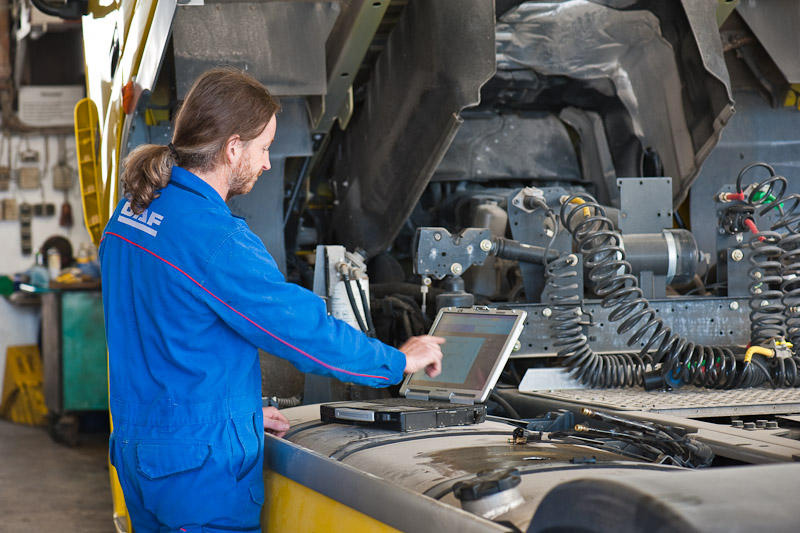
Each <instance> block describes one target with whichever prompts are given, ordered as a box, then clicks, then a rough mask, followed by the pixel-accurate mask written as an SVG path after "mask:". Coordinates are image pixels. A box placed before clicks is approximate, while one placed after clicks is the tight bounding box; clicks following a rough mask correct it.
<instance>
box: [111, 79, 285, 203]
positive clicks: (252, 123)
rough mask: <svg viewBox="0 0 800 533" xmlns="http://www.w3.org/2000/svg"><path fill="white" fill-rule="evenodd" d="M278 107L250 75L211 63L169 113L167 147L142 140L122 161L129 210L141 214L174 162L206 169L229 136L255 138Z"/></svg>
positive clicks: (163, 184) (219, 155)
mask: <svg viewBox="0 0 800 533" xmlns="http://www.w3.org/2000/svg"><path fill="white" fill-rule="evenodd" d="M279 109H280V106H279V104H278V102H277V101H276V100H275V99H274V98H273V97H272V95H270V94H269V91H268V90H267V88H266V87H264V86H263V85H262V84H261V83H259V82H258V81H257V80H255V79H254V78H253V77H251V76H249V75H248V74H245V73H244V72H242V71H240V70H236V69H233V68H214V69H211V70H209V71H207V72H205V73H203V75H201V76H200V77H199V78H197V80H196V81H195V82H194V85H192V88H191V89H190V90H189V93H188V94H187V95H186V99H185V100H184V102H183V105H182V106H181V108H180V110H179V111H178V115H177V117H176V118H175V129H174V133H173V135H172V143H171V146H169V145H168V146H160V145H156V144H144V145H142V146H139V147H137V148H136V149H135V150H133V151H132V152H131V153H130V155H128V157H126V158H125V161H124V162H123V165H124V169H123V171H122V175H121V176H120V181H121V182H122V190H123V193H124V195H125V197H126V198H127V199H128V200H130V202H131V209H132V210H133V212H134V213H141V212H142V211H143V210H145V209H146V208H147V206H149V205H150V202H152V201H153V199H154V198H157V197H158V195H159V190H161V189H163V188H164V187H166V186H167V184H168V183H169V178H170V174H171V172H172V167H173V166H174V165H180V166H182V167H185V168H186V169H188V170H196V171H208V170H211V169H213V168H214V167H215V166H216V165H217V164H219V163H220V162H221V160H222V155H223V152H224V149H225V143H226V142H227V140H228V139H229V138H230V137H231V136H232V135H237V134H238V135H239V137H240V138H241V140H242V141H244V142H247V141H250V140H252V139H255V138H256V137H258V136H259V135H260V134H261V132H262V131H264V128H265V127H266V126H267V123H268V122H269V121H270V119H271V118H272V116H273V115H274V114H275V113H277V112H278V111H279Z"/></svg>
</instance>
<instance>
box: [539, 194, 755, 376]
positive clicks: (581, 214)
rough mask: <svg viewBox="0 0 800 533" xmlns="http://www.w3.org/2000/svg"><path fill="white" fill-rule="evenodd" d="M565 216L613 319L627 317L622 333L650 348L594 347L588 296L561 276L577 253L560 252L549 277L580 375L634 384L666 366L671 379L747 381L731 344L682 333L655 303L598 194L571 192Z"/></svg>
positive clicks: (564, 348) (559, 326)
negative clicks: (584, 321) (584, 316)
mask: <svg viewBox="0 0 800 533" xmlns="http://www.w3.org/2000/svg"><path fill="white" fill-rule="evenodd" d="M560 219H561V224H562V226H563V227H564V228H566V229H567V230H568V231H569V232H570V234H572V237H573V239H574V241H575V244H576V249H577V251H578V252H580V253H581V254H582V255H583V258H584V264H585V266H586V268H587V269H588V278H589V281H590V282H591V285H592V287H593V288H594V291H595V292H596V293H597V295H598V296H600V298H601V305H602V306H603V307H604V308H608V309H611V311H610V313H609V320H610V321H611V322H612V323H619V326H618V327H617V333H618V334H620V335H629V339H628V342H627V344H628V346H633V345H636V344H639V343H641V344H642V346H643V347H642V349H641V351H640V352H639V353H638V354H637V355H626V354H621V355H616V356H612V357H603V356H598V354H594V353H593V352H592V350H591V349H590V348H589V346H588V344H587V342H586V338H585V335H584V334H583V332H582V330H581V329H580V327H579V322H578V319H577V317H579V316H580V305H579V303H578V302H579V301H580V298H581V295H578V294H577V291H576V290H575V289H576V288H577V284H572V283H567V282H566V281H565V278H559V275H560V274H563V272H564V271H563V270H562V269H563V268H565V267H564V266H563V265H562V264H561V263H560V262H561V261H567V259H568V257H569V256H565V257H562V258H559V259H558V260H556V261H554V262H553V264H552V266H548V268H547V269H546V273H547V277H548V281H547V283H548V284H549V286H550V288H551V290H554V291H558V292H557V293H556V294H557V295H558V297H559V299H558V301H557V302H556V305H554V309H553V314H552V316H551V320H553V322H554V324H555V326H554V330H555V331H556V333H555V335H554V337H556V339H557V344H556V346H557V347H558V348H559V350H558V354H559V356H560V357H561V358H562V360H563V362H564V364H565V365H566V366H568V367H569V368H570V369H571V371H572V374H573V376H575V377H576V378H577V379H579V380H580V381H581V382H583V383H586V384H589V385H592V386H596V387H616V386H629V385H632V384H640V383H642V382H643V380H644V371H645V369H646V368H647V367H649V368H656V365H659V364H660V370H661V375H662V378H663V379H664V382H665V384H676V385H677V384H683V383H687V384H693V385H696V386H700V387H710V388H731V387H735V386H737V385H738V384H739V383H742V382H743V380H742V379H740V377H737V372H736V359H735V356H734V354H733V352H732V351H731V350H730V349H728V348H726V347H721V346H706V345H701V344H695V343H692V342H690V341H689V340H687V339H685V338H683V337H681V336H679V335H677V334H674V333H673V332H672V330H671V328H669V327H668V326H666V325H665V324H664V322H663V320H662V319H661V318H660V317H659V316H658V315H657V314H656V312H655V310H654V309H652V308H651V307H650V303H649V302H648V301H647V299H646V298H644V296H643V295H642V291H641V289H640V288H639V286H638V280H637V279H636V277H635V276H634V275H633V274H632V268H631V265H630V263H628V262H627V261H625V251H624V249H623V248H622V246H621V237H620V235H619V233H618V232H617V231H616V230H615V229H614V226H613V224H612V222H611V220H610V219H609V218H608V217H607V216H606V212H605V209H604V208H603V207H602V206H601V205H600V204H598V203H597V201H596V200H595V199H594V198H593V197H592V196H591V195H589V194H585V193H581V194H575V195H572V196H570V197H569V198H568V199H567V200H566V201H565V202H564V203H563V204H562V206H561V211H560ZM569 291H572V294H570V293H569Z"/></svg>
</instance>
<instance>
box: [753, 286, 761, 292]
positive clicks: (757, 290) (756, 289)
mask: <svg viewBox="0 0 800 533" xmlns="http://www.w3.org/2000/svg"><path fill="white" fill-rule="evenodd" d="M753 294H761V289H759V288H758V287H756V288H755V289H753Z"/></svg>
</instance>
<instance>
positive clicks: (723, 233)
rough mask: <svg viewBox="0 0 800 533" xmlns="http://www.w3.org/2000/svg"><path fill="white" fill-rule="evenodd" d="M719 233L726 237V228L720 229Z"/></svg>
mask: <svg viewBox="0 0 800 533" xmlns="http://www.w3.org/2000/svg"><path fill="white" fill-rule="evenodd" d="M717 231H718V232H719V234H720V235H725V228H719V229H718V230H717Z"/></svg>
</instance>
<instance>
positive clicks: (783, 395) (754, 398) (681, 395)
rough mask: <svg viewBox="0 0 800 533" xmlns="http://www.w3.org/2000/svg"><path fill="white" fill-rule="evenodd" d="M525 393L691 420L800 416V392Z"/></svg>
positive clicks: (641, 391) (588, 390) (632, 390)
mask: <svg viewBox="0 0 800 533" xmlns="http://www.w3.org/2000/svg"><path fill="white" fill-rule="evenodd" d="M525 394H530V395H532V396H538V397H542V398H547V399H551V400H557V401H562V402H568V403H577V404H581V405H592V406H596V407H603V408H606V409H614V410H621V411H649V412H652V413H668V414H675V415H682V416H688V417H706V416H735V415H755V414H787V413H800V389H771V388H757V389H736V390H710V389H700V388H694V387H684V388H681V389H679V390H676V391H644V390H641V389H602V390H598V389H593V390H592V389H582V390H554V391H547V392H529V393H525Z"/></svg>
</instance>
